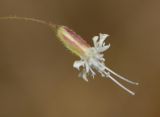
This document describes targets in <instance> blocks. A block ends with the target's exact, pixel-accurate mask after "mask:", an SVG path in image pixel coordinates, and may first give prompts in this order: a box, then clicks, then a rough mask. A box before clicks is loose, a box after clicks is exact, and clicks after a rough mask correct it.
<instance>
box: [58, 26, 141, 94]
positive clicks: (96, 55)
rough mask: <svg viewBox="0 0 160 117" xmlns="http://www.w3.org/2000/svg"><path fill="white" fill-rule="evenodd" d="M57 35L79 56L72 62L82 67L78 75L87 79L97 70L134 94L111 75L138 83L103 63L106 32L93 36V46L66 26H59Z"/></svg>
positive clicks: (107, 47) (75, 65)
mask: <svg viewBox="0 0 160 117" xmlns="http://www.w3.org/2000/svg"><path fill="white" fill-rule="evenodd" d="M57 36H58V37H59V39H60V40H61V41H62V42H63V44H64V45H65V46H66V47H67V48H68V49H69V50H70V51H71V52H73V53H74V54H76V55H77V56H79V57H80V60H77V61H75V62H74V63H73V67H74V68H76V69H78V70H80V67H82V68H83V70H82V71H81V72H80V74H79V76H80V77H82V78H83V79H84V80H85V81H88V78H87V76H88V75H91V76H92V77H93V78H94V77H95V75H96V73H95V71H97V72H98V73H100V74H101V76H102V77H108V78H110V79H111V80H112V81H113V82H115V83H116V84H117V85H119V86H120V87H121V88H123V89H124V90H126V91H127V92H129V93H130V94H132V95H135V93H134V92H132V91H131V90H129V89H127V88H126V87H125V86H123V85H122V84H121V83H120V82H118V81H117V80H116V79H115V78H114V77H112V75H114V76H116V77H118V78H120V79H121V80H124V81H126V82H128V83H131V84H135V85H138V83H136V82H133V81H130V80H128V79H126V78H124V77H122V76H120V75H119V74H117V73H115V72H114V71H112V70H111V69H109V68H108V67H106V65H105V63H104V62H105V58H104V55H103V52H104V51H106V50H108V49H109V47H110V44H108V45H106V44H105V42H104V41H105V40H106V38H107V37H108V36H109V35H108V34H102V33H100V34H99V36H94V37H93V39H92V40H93V44H94V47H91V46H90V45H89V44H88V43H87V42H86V41H84V40H83V39H82V37H80V36H79V35H77V34H76V33H75V32H74V31H72V30H71V29H69V28H68V27H66V26H60V27H59V28H58V29H57Z"/></svg>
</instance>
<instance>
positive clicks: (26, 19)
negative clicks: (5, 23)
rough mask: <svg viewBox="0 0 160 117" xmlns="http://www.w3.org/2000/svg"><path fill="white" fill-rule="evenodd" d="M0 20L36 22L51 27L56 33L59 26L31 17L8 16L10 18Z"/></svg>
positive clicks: (0, 18)
mask: <svg viewBox="0 0 160 117" xmlns="http://www.w3.org/2000/svg"><path fill="white" fill-rule="evenodd" d="M0 20H24V21H32V22H36V23H39V24H44V25H47V26H49V27H50V28H51V29H52V30H54V31H56V29H57V26H58V25H56V24H52V23H49V22H46V21H44V20H41V19H36V18H29V17H17V16H8V17H0Z"/></svg>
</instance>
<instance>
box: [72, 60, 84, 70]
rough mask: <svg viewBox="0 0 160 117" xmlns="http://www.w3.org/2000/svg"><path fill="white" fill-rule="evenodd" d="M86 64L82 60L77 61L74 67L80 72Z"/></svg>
mask: <svg viewBox="0 0 160 117" xmlns="http://www.w3.org/2000/svg"><path fill="white" fill-rule="evenodd" d="M84 63H85V62H84V61H82V60H80V61H75V62H74V63H73V67H74V68H76V69H78V70H79V68H80V67H81V66H84Z"/></svg>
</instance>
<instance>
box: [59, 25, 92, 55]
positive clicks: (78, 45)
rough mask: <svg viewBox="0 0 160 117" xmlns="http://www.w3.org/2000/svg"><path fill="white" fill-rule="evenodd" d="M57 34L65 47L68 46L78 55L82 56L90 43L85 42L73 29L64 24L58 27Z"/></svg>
mask: <svg viewBox="0 0 160 117" xmlns="http://www.w3.org/2000/svg"><path fill="white" fill-rule="evenodd" d="M57 36H58V37H59V39H60V40H61V41H62V43H63V44H64V45H65V46H66V48H68V49H69V50H70V51H71V52H73V53H74V54H76V55H77V56H79V57H82V56H84V55H85V52H86V50H87V49H88V48H90V45H89V44H87V42H86V41H85V40H83V39H82V37H80V36H79V35H77V34H76V33H75V32H74V31H72V30H71V29H69V28H68V27H66V26H60V27H58V29H57Z"/></svg>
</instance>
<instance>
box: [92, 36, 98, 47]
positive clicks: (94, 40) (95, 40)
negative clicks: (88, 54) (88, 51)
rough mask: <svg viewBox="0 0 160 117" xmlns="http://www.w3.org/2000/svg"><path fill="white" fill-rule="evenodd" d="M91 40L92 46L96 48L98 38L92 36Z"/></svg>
mask: <svg viewBox="0 0 160 117" xmlns="http://www.w3.org/2000/svg"><path fill="white" fill-rule="evenodd" d="M92 40H93V44H94V46H95V47H97V46H98V44H97V41H98V36H94V37H93V38H92Z"/></svg>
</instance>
